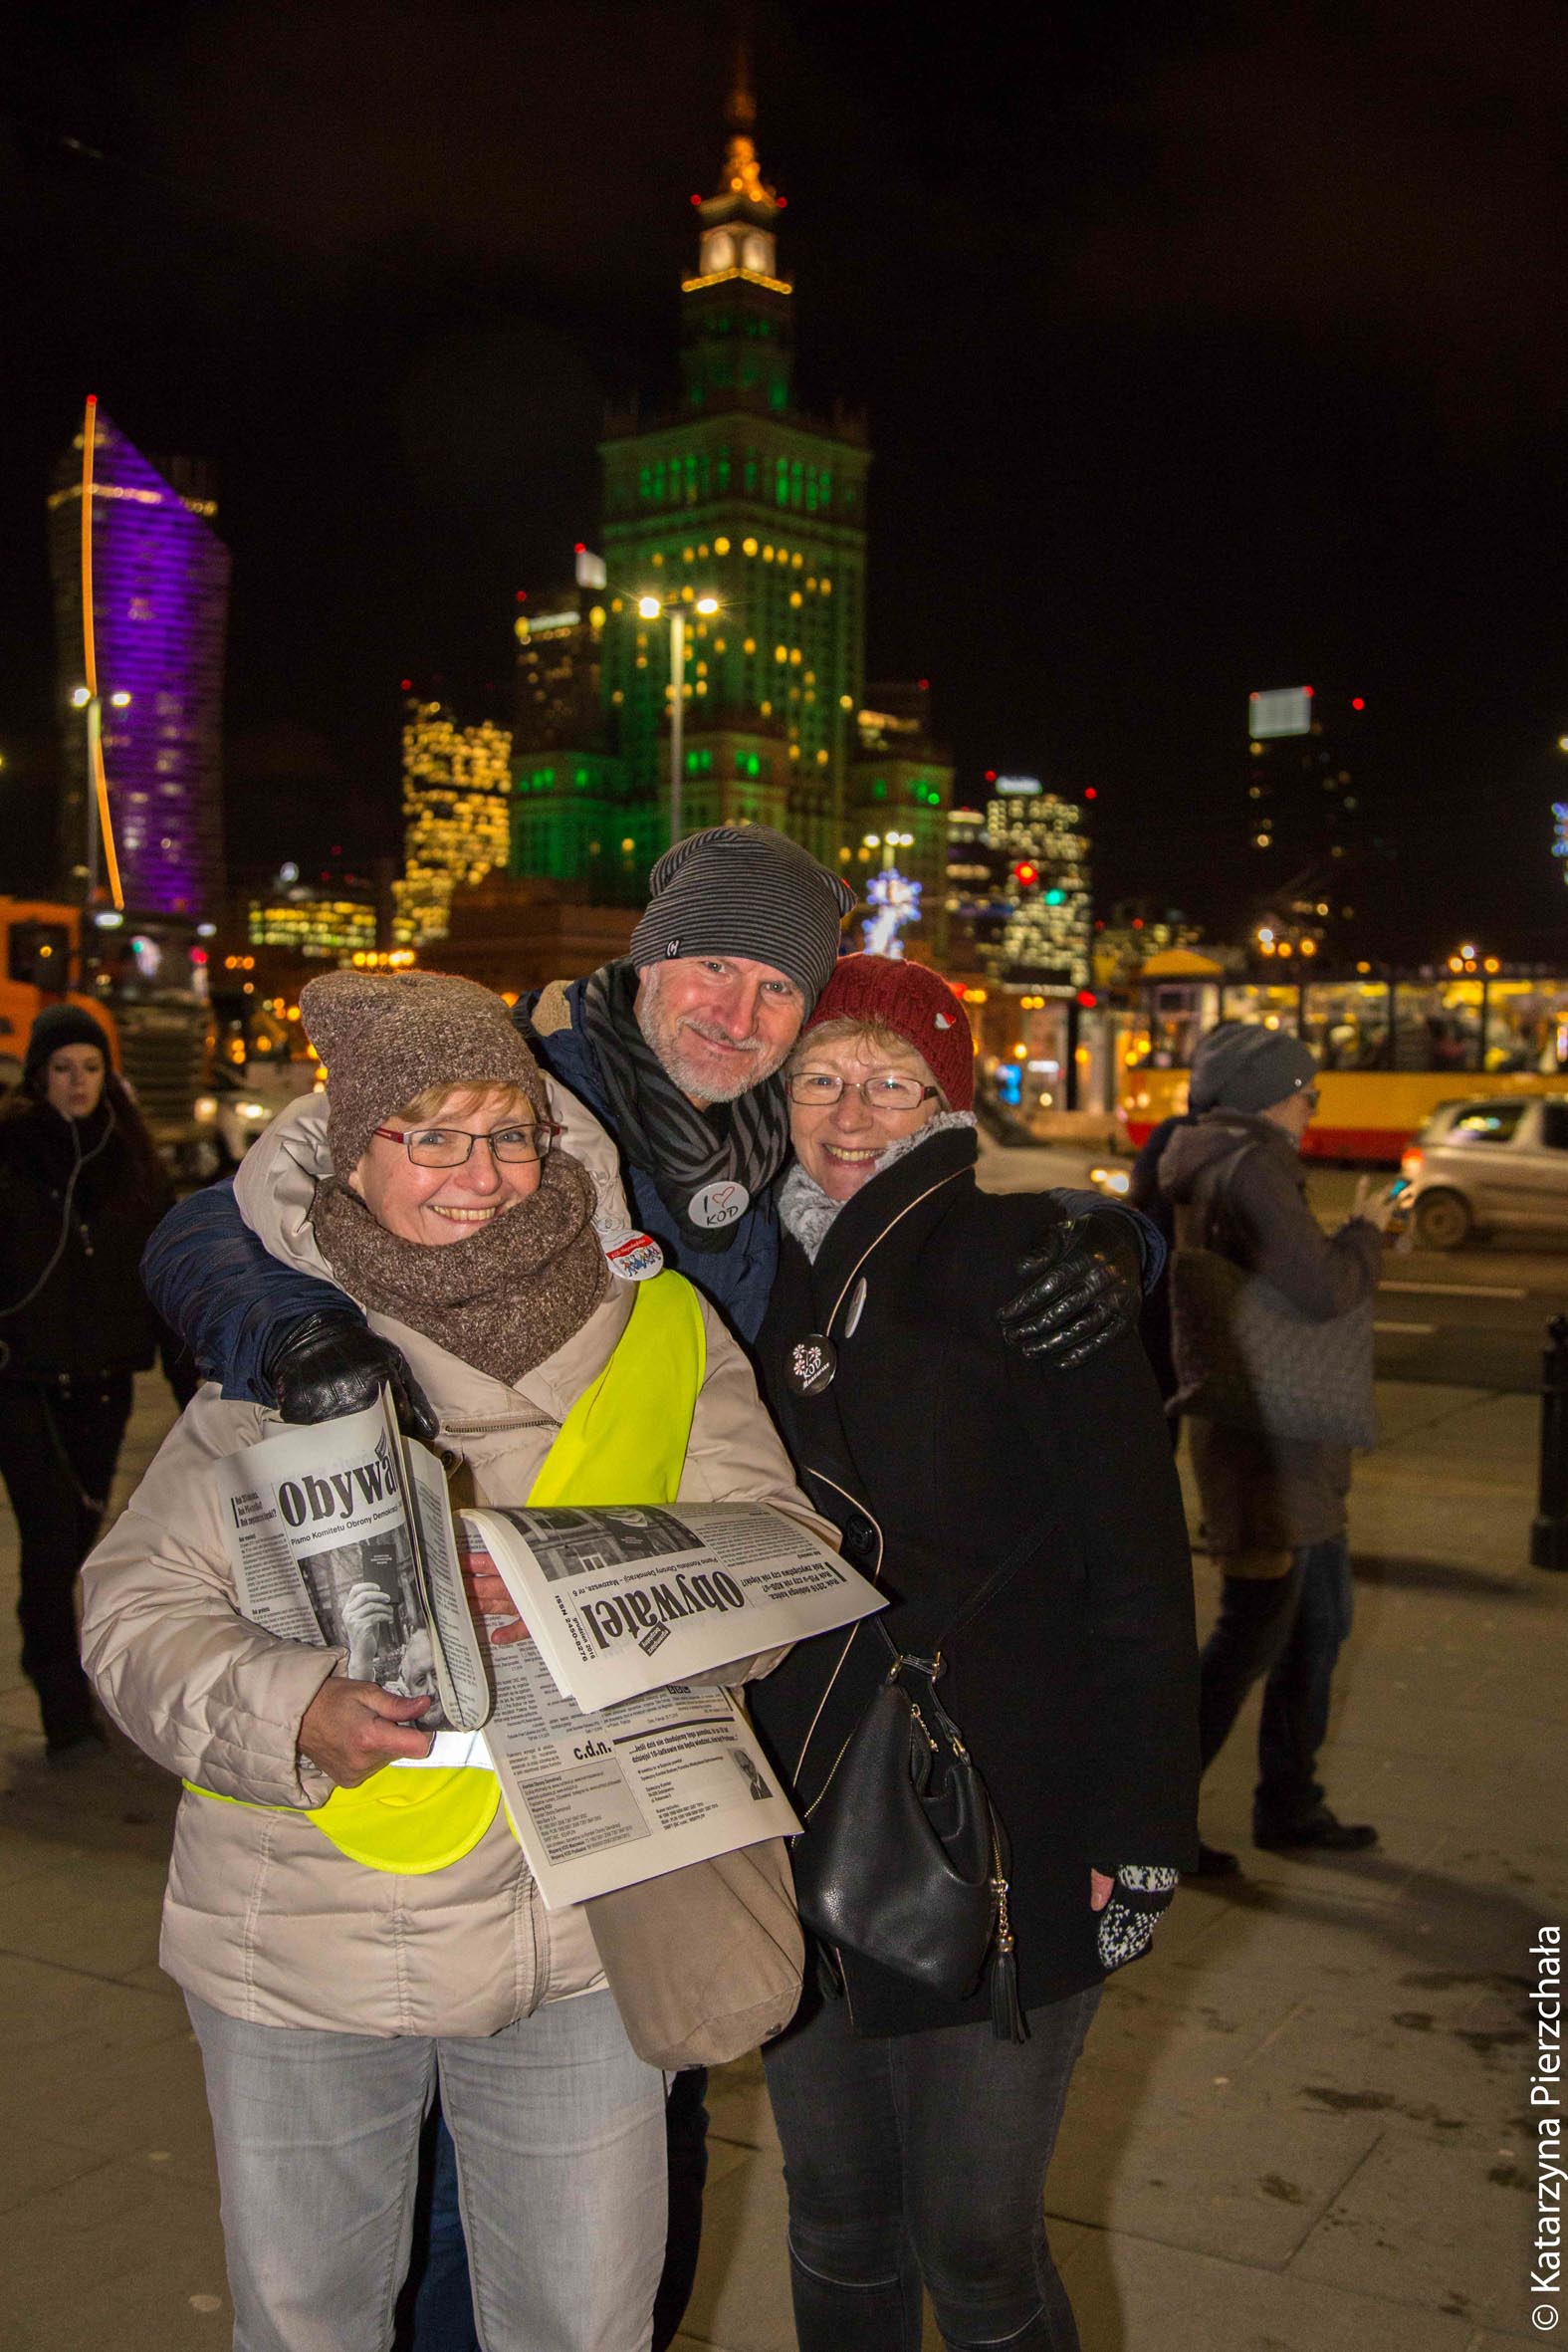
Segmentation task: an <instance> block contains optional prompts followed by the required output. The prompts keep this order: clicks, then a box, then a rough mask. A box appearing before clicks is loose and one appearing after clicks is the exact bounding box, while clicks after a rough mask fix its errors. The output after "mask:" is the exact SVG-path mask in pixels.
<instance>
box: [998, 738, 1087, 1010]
mask: <svg viewBox="0 0 1568 2352" xmlns="http://www.w3.org/2000/svg"><path fill="white" fill-rule="evenodd" d="M986 831H987V835H988V837H989V838H990V840H991V841H992V842H993V843H995V845H996V846H997V847H998V848H1000V849H1001V850H1003V852H1004V853H1005V855H1006V857H1007V860H1008V864H1007V870H1006V875H1005V878H1004V881H1003V899H1004V901H1005V903H1006V906H1007V910H1008V911H1007V916H1006V919H1005V921H1004V923H1003V927H1002V934H1001V938H1000V940H999V942H998V945H997V959H996V965H995V970H996V973H997V976H998V978H1001V979H1011V980H1019V981H1032V982H1035V983H1036V984H1042V985H1045V986H1046V987H1048V988H1049V989H1051V990H1054V991H1058V992H1070V991H1072V990H1076V989H1080V988H1087V987H1088V985H1089V978H1090V973H1089V952H1090V948H1091V946H1092V943H1093V937H1094V930H1093V915H1092V908H1091V905H1090V898H1089V837H1088V834H1087V833H1086V832H1085V830H1084V826H1083V812H1082V810H1081V809H1079V808H1078V807H1077V806H1076V804H1075V803H1073V802H1071V801H1063V800H1061V799H1059V798H1058V796H1057V795H1056V794H1055V793H1049V792H1042V791H1041V790H1040V787H1039V783H1038V780H1037V779H1036V778H1034V777H1032V776H1015V777H1014V776H1009V777H1004V778H1003V779H1001V781H1000V783H999V787H998V797H997V798H996V799H995V800H992V801H989V802H988V803H987V805H986Z"/></svg>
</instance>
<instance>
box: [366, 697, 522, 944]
mask: <svg viewBox="0 0 1568 2352" xmlns="http://www.w3.org/2000/svg"><path fill="white" fill-rule="evenodd" d="M406 710H407V716H406V718H405V719H404V722H403V855H404V869H403V870H404V878H403V880H402V881H400V882H394V883H393V884H392V895H393V899H394V901H395V903H396V908H397V912H396V915H395V917H394V920H393V924H392V931H393V936H394V938H395V939H396V941H397V943H398V945H399V946H400V947H420V946H422V945H424V944H425V942H426V941H429V940H434V939H444V938H445V937H446V933H447V920H448V915H449V912H450V909H451V905H452V892H453V890H454V889H455V888H456V887H457V885H458V883H459V882H480V881H483V880H484V878H485V876H486V874H488V873H489V872H490V870H491V868H492V867H493V866H498V865H501V866H504V865H505V864H506V862H507V853H508V848H509V804H510V799H511V781H512V779H511V762H512V738H511V736H510V735H509V734H508V733H507V731H506V729H505V728H504V727H495V726H492V725H491V723H490V722H489V720H488V719H487V720H485V721H484V722H483V724H482V725H480V726H478V727H460V726H459V725H458V723H457V721H456V720H455V719H454V718H453V716H452V714H451V712H450V711H448V710H446V709H445V708H443V706H442V705H441V704H440V703H439V702H421V701H419V699H418V698H417V696H410V698H409V700H408V703H407V705H406Z"/></svg>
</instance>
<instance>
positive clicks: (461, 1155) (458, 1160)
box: [371, 1119, 563, 1168]
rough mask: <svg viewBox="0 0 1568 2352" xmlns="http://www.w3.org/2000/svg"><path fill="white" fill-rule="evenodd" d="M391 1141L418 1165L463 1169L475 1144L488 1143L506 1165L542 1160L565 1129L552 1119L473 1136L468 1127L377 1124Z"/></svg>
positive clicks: (492, 1153)
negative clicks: (387, 1125)
mask: <svg viewBox="0 0 1568 2352" xmlns="http://www.w3.org/2000/svg"><path fill="white" fill-rule="evenodd" d="M371 1132H372V1133H373V1134H376V1135H384V1136H385V1137H386V1140H387V1142H388V1143H400V1144H401V1145H402V1147H403V1149H404V1150H405V1151H406V1152H407V1154H408V1156H409V1158H410V1159H411V1160H412V1161H413V1163H414V1166H415V1167H416V1168H461V1167H462V1166H463V1165H464V1164H465V1162H466V1161H468V1160H470V1159H472V1157H473V1154H474V1146H475V1144H476V1143H488V1144H489V1146H490V1156H491V1158H492V1159H495V1160H499V1161H500V1163H501V1165H502V1166H503V1167H506V1168H517V1167H527V1166H528V1164H529V1162H530V1161H531V1160H542V1159H543V1158H544V1157H545V1155H546V1153H547V1152H548V1151H549V1150H550V1147H551V1145H552V1144H553V1143H554V1142H555V1140H556V1137H557V1136H558V1135H560V1133H562V1132H563V1130H562V1129H561V1128H560V1127H558V1126H555V1125H553V1124H552V1122H551V1121H550V1120H549V1119H541V1120H540V1122H539V1124H538V1125H537V1126H534V1127H496V1128H494V1129H493V1130H492V1132H491V1133H490V1134H488V1135H471V1134H470V1133H469V1132H468V1129H467V1128H466V1127H375V1128H372V1130H371Z"/></svg>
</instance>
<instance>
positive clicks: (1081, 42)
mask: <svg viewBox="0 0 1568 2352" xmlns="http://www.w3.org/2000/svg"><path fill="white" fill-rule="evenodd" d="M1030 13H1031V14H1033V15H1034V16H1036V17H1037V18H1038V20H1039V27H1040V29H1038V30H1037V31H1036V32H1035V33H1034V35H1033V36H1032V38H1029V37H1022V38H1020V36H1019V35H1018V33H1017V32H1016V30H1015V29H1014V28H1015V25H1016V22H1017V20H1016V19H1015V18H1013V17H1011V16H1010V15H1009V17H1008V28H1007V29H1006V30H1004V28H1003V17H1002V12H1000V11H995V10H991V11H986V10H978V9H957V10H944V11H941V12H932V13H928V12H923V11H922V12H914V11H905V10H895V9H891V8H885V7H872V6H864V7H847V8H846V7H845V6H844V5H843V4H842V0H835V4H833V5H828V4H826V0H823V4H821V5H816V4H812V0H774V5H772V6H769V5H762V6H760V7H759V8H758V10H757V11H756V20H755V26H756V29H755V52H756V55H755V68H756V82H757V88H758V98H759V109H760V119H759V132H758V136H759V145H760V148H761V153H762V159H763V165H764V169H765V171H766V173H767V175H768V177H769V178H770V179H772V180H774V181H775V182H776V183H777V184H778V186H779V187H780V189H781V190H782V191H783V192H784V194H785V195H786V196H787V198H788V209H787V211H786V212H785V213H784V216H783V218H782V221H781V224H780V225H781V262H782V266H783V268H784V274H785V275H786V276H788V277H790V278H791V279H792V280H793V281H794V283H795V286H796V301H795V310H796V323H797V346H798V354H799V359H798V381H799V388H800V392H801V396H802V400H803V402H804V404H805V405H806V406H808V407H815V408H820V409H825V408H826V407H827V406H828V405H829V404H830V402H831V399H832V398H833V396H834V395H835V394H837V395H840V396H842V397H843V398H844V399H846V400H847V401H849V402H851V403H852V404H856V405H864V406H865V407H866V408H867V409H868V411H869V415H870V427H871V438H872V444H873V447H874V449H875V452H876V462H875V466H874V470H873V474H872V492H873V503H872V571H871V597H870V644H869V648H868V666H869V674H870V676H872V677H877V676H900V675H904V676H915V675H924V676H929V677H930V679H931V681H932V685H933V690H934V701H935V710H936V720H937V726H938V731H939V733H940V734H941V735H942V736H943V738H944V739H945V740H947V741H948V742H950V743H951V744H952V746H953V749H954V752H955V755H956V758H957V761H958V767H959V783H960V788H961V790H966V789H967V790H968V791H969V792H970V793H973V792H974V790H975V789H976V787H977V785H978V782H979V778H980V775H981V773H982V772H983V771H984V770H985V769H987V768H1001V769H1006V768H1023V769H1028V770H1032V771H1035V772H1038V773H1040V774H1042V775H1043V776H1045V777H1046V779H1047V780H1048V781H1049V782H1050V783H1052V784H1055V785H1057V786H1059V787H1061V788H1062V789H1065V790H1078V789H1081V788H1083V787H1085V786H1088V785H1093V786H1095V787H1097V788H1098V795H1099V798H1098V802H1097V805H1096V809H1095V819H1096V828H1097V833H1098V854H1097V893H1098V896H1099V898H1100V900H1101V903H1102V905H1108V904H1109V902H1110V901H1111V900H1112V899H1113V898H1114V897H1116V896H1117V895H1119V894H1124V893H1134V892H1141V893H1146V894H1147V895H1148V896H1149V898H1150V899H1151V900H1152V901H1153V902H1154V905H1155V907H1163V906H1165V905H1167V904H1174V905H1180V906H1182V907H1184V908H1186V909H1187V910H1188V912H1189V913H1190V914H1192V915H1194V916H1196V917H1198V918H1200V919H1205V920H1207V921H1209V922H1210V923H1211V924H1212V925H1223V924H1224V923H1226V922H1228V921H1232V920H1234V919H1235V918H1236V916H1237V915H1238V914H1239V912H1240V911H1241V910H1242V908H1243V907H1244V904H1245V899H1246V885H1247V879H1248V876H1247V867H1246V850H1245V840H1246V826H1245V822H1244V816H1243V811H1244V807H1245V802H1244V785H1245V769H1246V744H1245V720H1244V712H1245V696H1246V693H1247V691H1248V689H1249V688H1251V687H1254V686H1275V685H1286V684H1293V683H1300V682H1304V681H1307V680H1311V681H1313V682H1315V683H1317V684H1319V685H1320V686H1322V687H1324V688H1328V687H1341V688H1343V690H1344V691H1345V692H1347V693H1349V692H1355V693H1359V694H1361V695H1363V696H1365V698H1366V701H1367V722H1368V727H1369V729H1370V730H1371V731H1372V732H1371V735H1370V750H1369V753H1368V756H1367V758H1366V760H1365V762H1364V774H1365V780H1366V781H1365V797H1366V800H1367V802H1368V804H1369V806H1370V807H1371V809H1372V811H1373V813H1374V819H1375V829H1376V832H1377V834H1378V836H1379V837H1380V839H1381V840H1382V841H1383V843H1384V844H1385V855H1384V859H1383V861H1382V863H1381V865H1380V866H1379V867H1378V869H1377V870H1376V871H1375V872H1374V873H1373V874H1372V875H1371V876H1369V877H1368V879H1367V881H1366V883H1365V884H1364V886H1363V892H1362V895H1363V896H1364V898H1365V902H1366V903H1367V905H1368V906H1369V908H1371V909H1372V910H1373V912H1374V913H1375V918H1376V927H1377V932H1378V943H1379V945H1381V946H1382V947H1383V948H1384V950H1385V952H1387V953H1388V954H1390V955H1399V956H1406V957H1409V956H1416V955H1423V954H1429V953H1432V952H1434V951H1438V952H1442V953H1447V952H1448V950H1449V949H1450V948H1451V947H1452V946H1453V945H1454V944H1455V943H1456V941H1457V939H1458V938H1459V937H1460V935H1461V934H1462V935H1466V936H1473V937H1476V938H1478V939H1479V940H1480V941H1481V942H1482V943H1483V945H1484V946H1485V947H1487V948H1491V949H1495V950H1496V951H1497V952H1500V953H1502V954H1505V955H1506V954H1513V955H1524V956H1530V957H1535V958H1542V959H1544V958H1559V959H1560V958H1561V957H1562V956H1563V954H1564V951H1565V949H1568V937H1565V934H1564V931H1563V926H1562V919H1561V918H1562V915H1563V913H1564V912H1568V900H1565V895H1564V886H1563V876H1562V871H1561V867H1560V865H1559V864H1558V863H1557V862H1555V861H1554V860H1553V858H1552V857H1551V855H1550V841H1551V824H1552V820H1551V803H1552V801H1553V800H1554V798H1559V797H1560V798H1563V799H1568V758H1565V757H1564V756H1563V755H1562V754H1561V753H1559V752H1558V751H1557V750H1556V748H1555V746H1556V739H1557V737H1558V735H1559V734H1562V733H1564V732H1568V481H1565V454H1564V452H1565V447H1568V436H1565V431H1564V415H1563V408H1564V387H1565V384H1568V302H1565V299H1564V292H1563V266H1564V255H1565V251H1568V236H1565V230H1568V130H1565V127H1564V126H1565V124H1568V11H1564V10H1563V9H1562V8H1561V7H1560V6H1559V5H1557V4H1556V0H1500V4H1498V5H1493V6H1491V7H1489V8H1486V9H1477V8H1475V7H1474V6H1473V5H1472V4H1465V5H1459V4H1458V0H1353V4H1351V5H1345V6H1327V5H1299V6H1290V5H1288V4H1286V5H1267V6H1256V5H1254V6H1235V7H1224V6H1215V7H1208V8H1200V7H1188V6H1183V5H1181V4H1180V0H1164V4H1162V5H1147V6H1137V7H1134V6H1116V5H1112V4H1111V0H1083V4H1073V0H1062V4H1059V5H1057V6H1054V7H1052V8H1051V9H1049V10H1039V11H1034V12H1030ZM31 15H32V19H33V22H32V25H31V29H30V30H28V31H26V32H24V33H23V34H22V35H21V36H20V37H18V36H16V35H15V34H13V36H12V37H11V41H10V43H9V44H8V55H7V75H6V85H7V93H8V95H7V97H6V98H5V100H4V101H3V102H0V109H3V111H0V241H3V242H0V251H3V254H4V268H5V277H6V301H5V317H6V325H7V330H8V333H7V338H6V340H7V346H8V350H7V359H6V364H5V367H4V369H3V370H0V535H3V548H4V562H3V563H0V628H3V631H4V646H5V659H4V662H3V664H0V750H3V751H4V752H5V753H6V760H7V764H6V768H5V770H4V771H3V772H0V784H3V785H4V791H3V792H0V840H4V841H7V842H9V843H11V844H13V846H12V848H11V850H10V854H9V863H10V867H11V870H10V872H9V874H8V875H7V878H8V879H10V880H12V881H21V880H27V879H32V878H34V877H33V876H32V875H30V874H29V873H28V871H27V858H26V853H25V851H18V850H17V849H16V848H15V846H14V844H15V843H16V842H17V841H18V840H20V839H22V838H24V837H25V836H26V834H27V833H28V832H31V833H32V835H33V837H34V838H35V839H36V838H38V837H40V836H41V833H42V826H43V814H42V813H43V811H44V807H45V801H46V794H47V789H48V782H49V778H48V770H49V755H48V748H47V747H48V745H49V740H50V729H51V725H52V720H51V710H52V695H53V671H52V662H53V653H52V635H51V617H50V605H49V589H48V577H47V570H46V551H45V531H44V498H45V493H46V491H47V488H48V484H49V479H50V474H51V470H52V467H53V465H54V462H55V460H56V458H57V457H58V455H59V453H60V451H61V449H62V448H63V447H64V446H65V444H66V443H67V441H68V440H69V438H70V435H71V433H72V431H73V430H74V428H75V427H76V425H77V422H78V419H79V416H80V409H81V399H82V395H83V394H84V393H85V392H87V391H96V392H97V393H98V394H99V396H100V398H101V400H102V401H103V404H104V406H105V407H106V408H107V409H108V411H109V413H110V414H111V415H112V417H113V418H114V420H115V421H116V422H117V423H118V424H119V425H120V426H121V427H122V428H123V429H124V430H125V431H126V432H127V433H128V434H129V435H130V437H131V439H132V440H133V441H135V442H136V443H137V445H138V446H139V447H141V448H142V449H143V450H145V451H146V452H147V453H148V454H149V455H150V456H153V457H154V458H156V457H157V456H158V455H159V454H160V453H166V452H172V451H188V452H192V453H195V454H199V455H202V456H205V457H208V458H210V459H212V460H213V461H214V462H215V463H216V466H217V469H218V477H219V484H218V486H219V498H220V523H219V528H220V530H221V532H222V534H223V536H224V538H225V539H226V540H227V541H228V543H229V545H230V547H231V548H232V549H233V551H234V558H235V568H234V594H233V606H232V615H231V635H230V661H229V705H228V735H229V748H228V832H229V841H230V853H231V858H232V859H233V860H234V861H236V862H242V861H258V860H261V859H265V858H277V857H283V856H288V855H294V856H297V857H299V858H301V859H302V861H305V862H310V861H313V860H316V859H319V858H322V857H324V856H325V855H326V854H327V853H328V852H329V851H330V850H331V849H332V847H333V846H334V845H335V844H340V845H341V849H342V853H343V856H344V858H345V859H346V860H348V861H349V862H354V863H359V862H363V861H364V860H365V859H367V858H368V857H369V856H370V855H371V854H373V853H374V852H376V851H377V850H386V849H390V848H392V847H394V846H395V843H396V839H397V832H398V815H397V742H396V733H397V726H398V722H399V717H400V708H399V694H398V681H399V679H400V678H401V677H403V676H412V677H414V678H415V679H416V680H417V681H418V682H419V683H420V684H421V685H424V686H427V687H433V686H435V685H436V682H437V681H439V682H440V685H439V690H442V691H445V692H447V693H448V694H450V696H451V697H452V698H453V700H454V701H455V702H456V703H457V705H458V707H459V710H460V712H462V713H463V714H464V715H474V716H478V715H480V714H481V713H483V712H484V711H485V710H487V709H492V710H494V712H495V713H496V715H498V716H502V717H505V716H507V715H508V712H509V709H510V673H511V642H512V640H511V633H510V632H511V622H512V617H513V614H514V613H515V611H516V609H517V607H516V604H515V601H514V598H515V591H516V590H517V589H518V588H521V587H526V588H530V589H532V590H533V591H534V593H535V594H536V596H537V595H538V594H539V593H540V592H542V591H548V589H549V588H551V586H552V585H553V584H555V583H559V582H560V580H561V579H563V578H564V577H566V575H567V572H568V568H569V561H570V556H569V551H570V548H571V545H572V543H573V541H576V540H579V539H581V540H588V541H589V542H591V541H592V540H593V538H594V534H595V530H596V523H597V517H596V484H597V463H596V458H595V454H594V443H595V439H596V435H597V432H598V430H599V426H600V422H601V417H602V410H603V404H604V401H605V399H606V398H607V397H619V396H621V395H623V394H625V393H626V392H627V391H629V390H631V389H634V388H640V389H641V390H642V392H643V394H644V400H645V406H646V405H647V404H650V403H657V401H658V400H659V399H660V398H661V397H662V396H663V395H664V394H666V393H667V392H668V390H669V388H670V386H671V383H672V380H673V374H674V357H675V333H676V307H677V286H678V281H679V278H680V276H681V274H682V272H683V270H685V269H688V268H690V266H691V264H692V257H693V254H694V250H695V216H694V214H693V212H692V209H691V204H690V197H691V194H692V193H693V191H695V190H701V191H702V192H704V193H707V192H709V191H710V190H711V188H712V187H713V185H714V183H715V179H716V175H717V170H718V164H719V160H720V156H721V153H722V147H723V123H722V106H723V97H724V91H725V85H726V79H727V71H728V57H729V45H730V34H729V29H728V28H729V26H730V23H731V22H732V18H731V14H730V12H729V11H728V10H727V9H726V8H724V7H723V6H722V5H720V4H719V0H712V4H709V0H687V4H685V5H674V4H660V0H631V4H626V5H614V4H611V0H575V4H574V5H571V6H569V7H568V6H565V5H561V4H560V0H529V4H528V5H524V4H523V0H512V4H510V5H505V4H501V0H493V4H490V5H481V4H478V0H476V4H474V5H457V4H452V0H448V4H445V5H443V4H440V0H267V4H266V5H250V4H241V0H201V4H200V5H195V6H156V5H146V4H142V5H136V6H125V5H118V6H116V5H113V4H112V0H101V4H100V5H97V6H94V7H88V6H85V5H81V4H80V0H55V4H54V5H53V6H52V7H51V8H50V9H48V10H34V11H32V12H31ZM1359 781H1360V777H1359V776H1358V782H1359ZM4 871H5V866H4V865H0V872H4Z"/></svg>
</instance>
